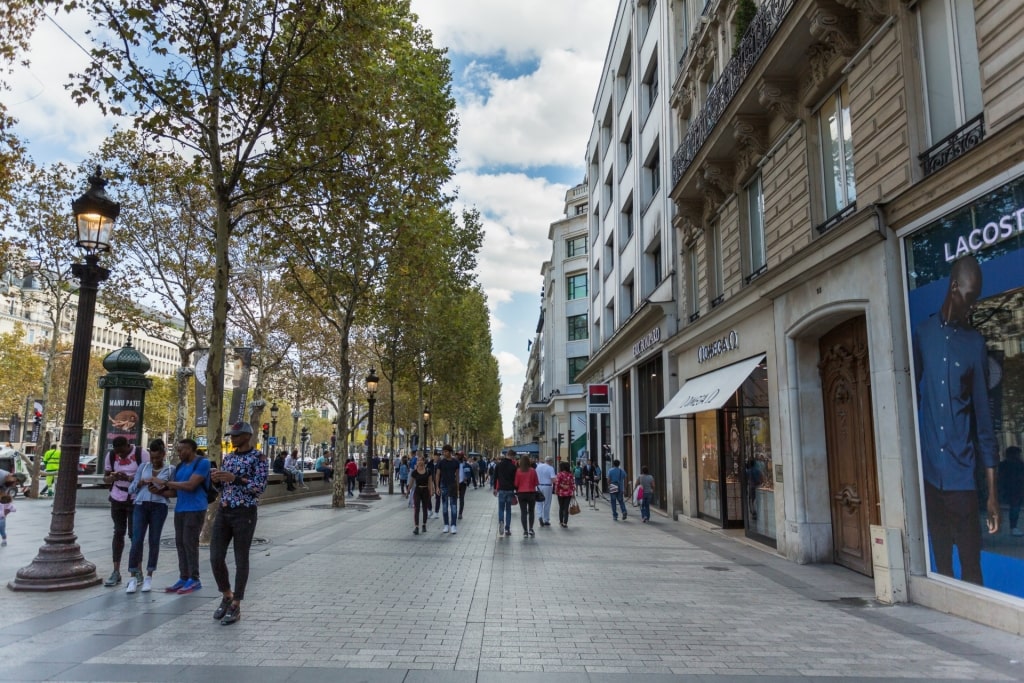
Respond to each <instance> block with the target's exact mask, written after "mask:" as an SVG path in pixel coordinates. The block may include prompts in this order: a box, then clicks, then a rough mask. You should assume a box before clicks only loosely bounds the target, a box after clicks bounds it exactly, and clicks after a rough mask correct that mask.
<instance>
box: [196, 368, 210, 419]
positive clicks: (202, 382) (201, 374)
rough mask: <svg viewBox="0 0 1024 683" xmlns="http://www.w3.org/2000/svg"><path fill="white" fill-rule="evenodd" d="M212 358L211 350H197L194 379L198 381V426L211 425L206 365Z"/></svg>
mask: <svg viewBox="0 0 1024 683" xmlns="http://www.w3.org/2000/svg"><path fill="white" fill-rule="evenodd" d="M209 360H210V351H209V350H208V349H202V350H200V351H196V372H195V375H194V376H193V379H194V380H195V383H196V400H195V404H196V414H195V422H196V427H206V426H208V425H209V417H208V414H207V412H206V366H207V364H208V362H209Z"/></svg>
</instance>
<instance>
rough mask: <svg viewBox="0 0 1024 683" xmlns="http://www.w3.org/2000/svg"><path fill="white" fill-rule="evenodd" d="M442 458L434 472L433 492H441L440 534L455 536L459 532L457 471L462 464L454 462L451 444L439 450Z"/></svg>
mask: <svg viewBox="0 0 1024 683" xmlns="http://www.w3.org/2000/svg"><path fill="white" fill-rule="evenodd" d="M441 452H442V453H443V454H444V457H443V458H441V460H440V461H439V462H438V463H437V466H436V468H435V472H434V487H435V490H438V489H440V491H441V511H442V516H443V518H444V528H443V529H441V533H443V534H447V533H452V534H457V533H458V532H459V529H458V527H457V526H456V521H457V520H458V517H459V471H460V470H461V469H462V463H460V462H459V461H458V460H456V459H455V458H454V457H452V456H453V455H454V452H453V450H452V446H451V444H447V443H446V444H445V445H444V446H443V447H442V448H441Z"/></svg>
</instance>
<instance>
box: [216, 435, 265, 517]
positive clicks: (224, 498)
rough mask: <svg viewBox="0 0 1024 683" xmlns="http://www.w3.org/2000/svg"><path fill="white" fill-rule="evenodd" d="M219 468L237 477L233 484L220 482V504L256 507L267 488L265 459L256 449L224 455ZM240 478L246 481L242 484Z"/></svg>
mask: <svg viewBox="0 0 1024 683" xmlns="http://www.w3.org/2000/svg"><path fill="white" fill-rule="evenodd" d="M220 469H221V470H222V471H224V472H231V473H232V474H234V475H235V476H236V477H238V479H236V480H235V482H234V483H233V484H221V489H220V506H221V507H229V508H238V507H256V506H257V505H259V504H260V496H261V495H262V494H263V491H264V490H265V489H266V488H267V459H266V457H264V455H263V453H262V452H260V451H259V450H257V449H255V448H254V449H252V450H250V451H247V452H245V453H229V454H228V455H225V456H224V462H223V463H222V464H221V467H220ZM242 479H245V480H246V481H247V482H248V483H246V484H243V483H242Z"/></svg>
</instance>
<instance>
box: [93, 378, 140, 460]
mask: <svg viewBox="0 0 1024 683" xmlns="http://www.w3.org/2000/svg"><path fill="white" fill-rule="evenodd" d="M145 395H146V391H145V389H137V388H128V387H115V388H112V389H110V390H109V391H108V392H107V403H106V405H104V406H103V414H104V416H105V417H106V425H105V427H106V429H105V432H104V435H103V438H104V442H103V443H104V444H105V446H109V445H110V442H111V441H113V440H114V439H115V438H117V437H119V436H123V437H124V438H126V439H128V443H130V444H132V445H135V443H136V442H137V441H138V439H139V434H140V432H141V431H142V405H143V404H142V401H143V397H144V396H145Z"/></svg>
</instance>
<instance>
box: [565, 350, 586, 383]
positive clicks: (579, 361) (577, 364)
mask: <svg viewBox="0 0 1024 683" xmlns="http://www.w3.org/2000/svg"><path fill="white" fill-rule="evenodd" d="M567 360H568V363H569V368H568V369H569V384H576V376H577V375H579V374H580V371H581V370H583V368H585V367H587V361H588V360H590V358H589V357H587V356H576V357H575V358H568V359H567Z"/></svg>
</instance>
